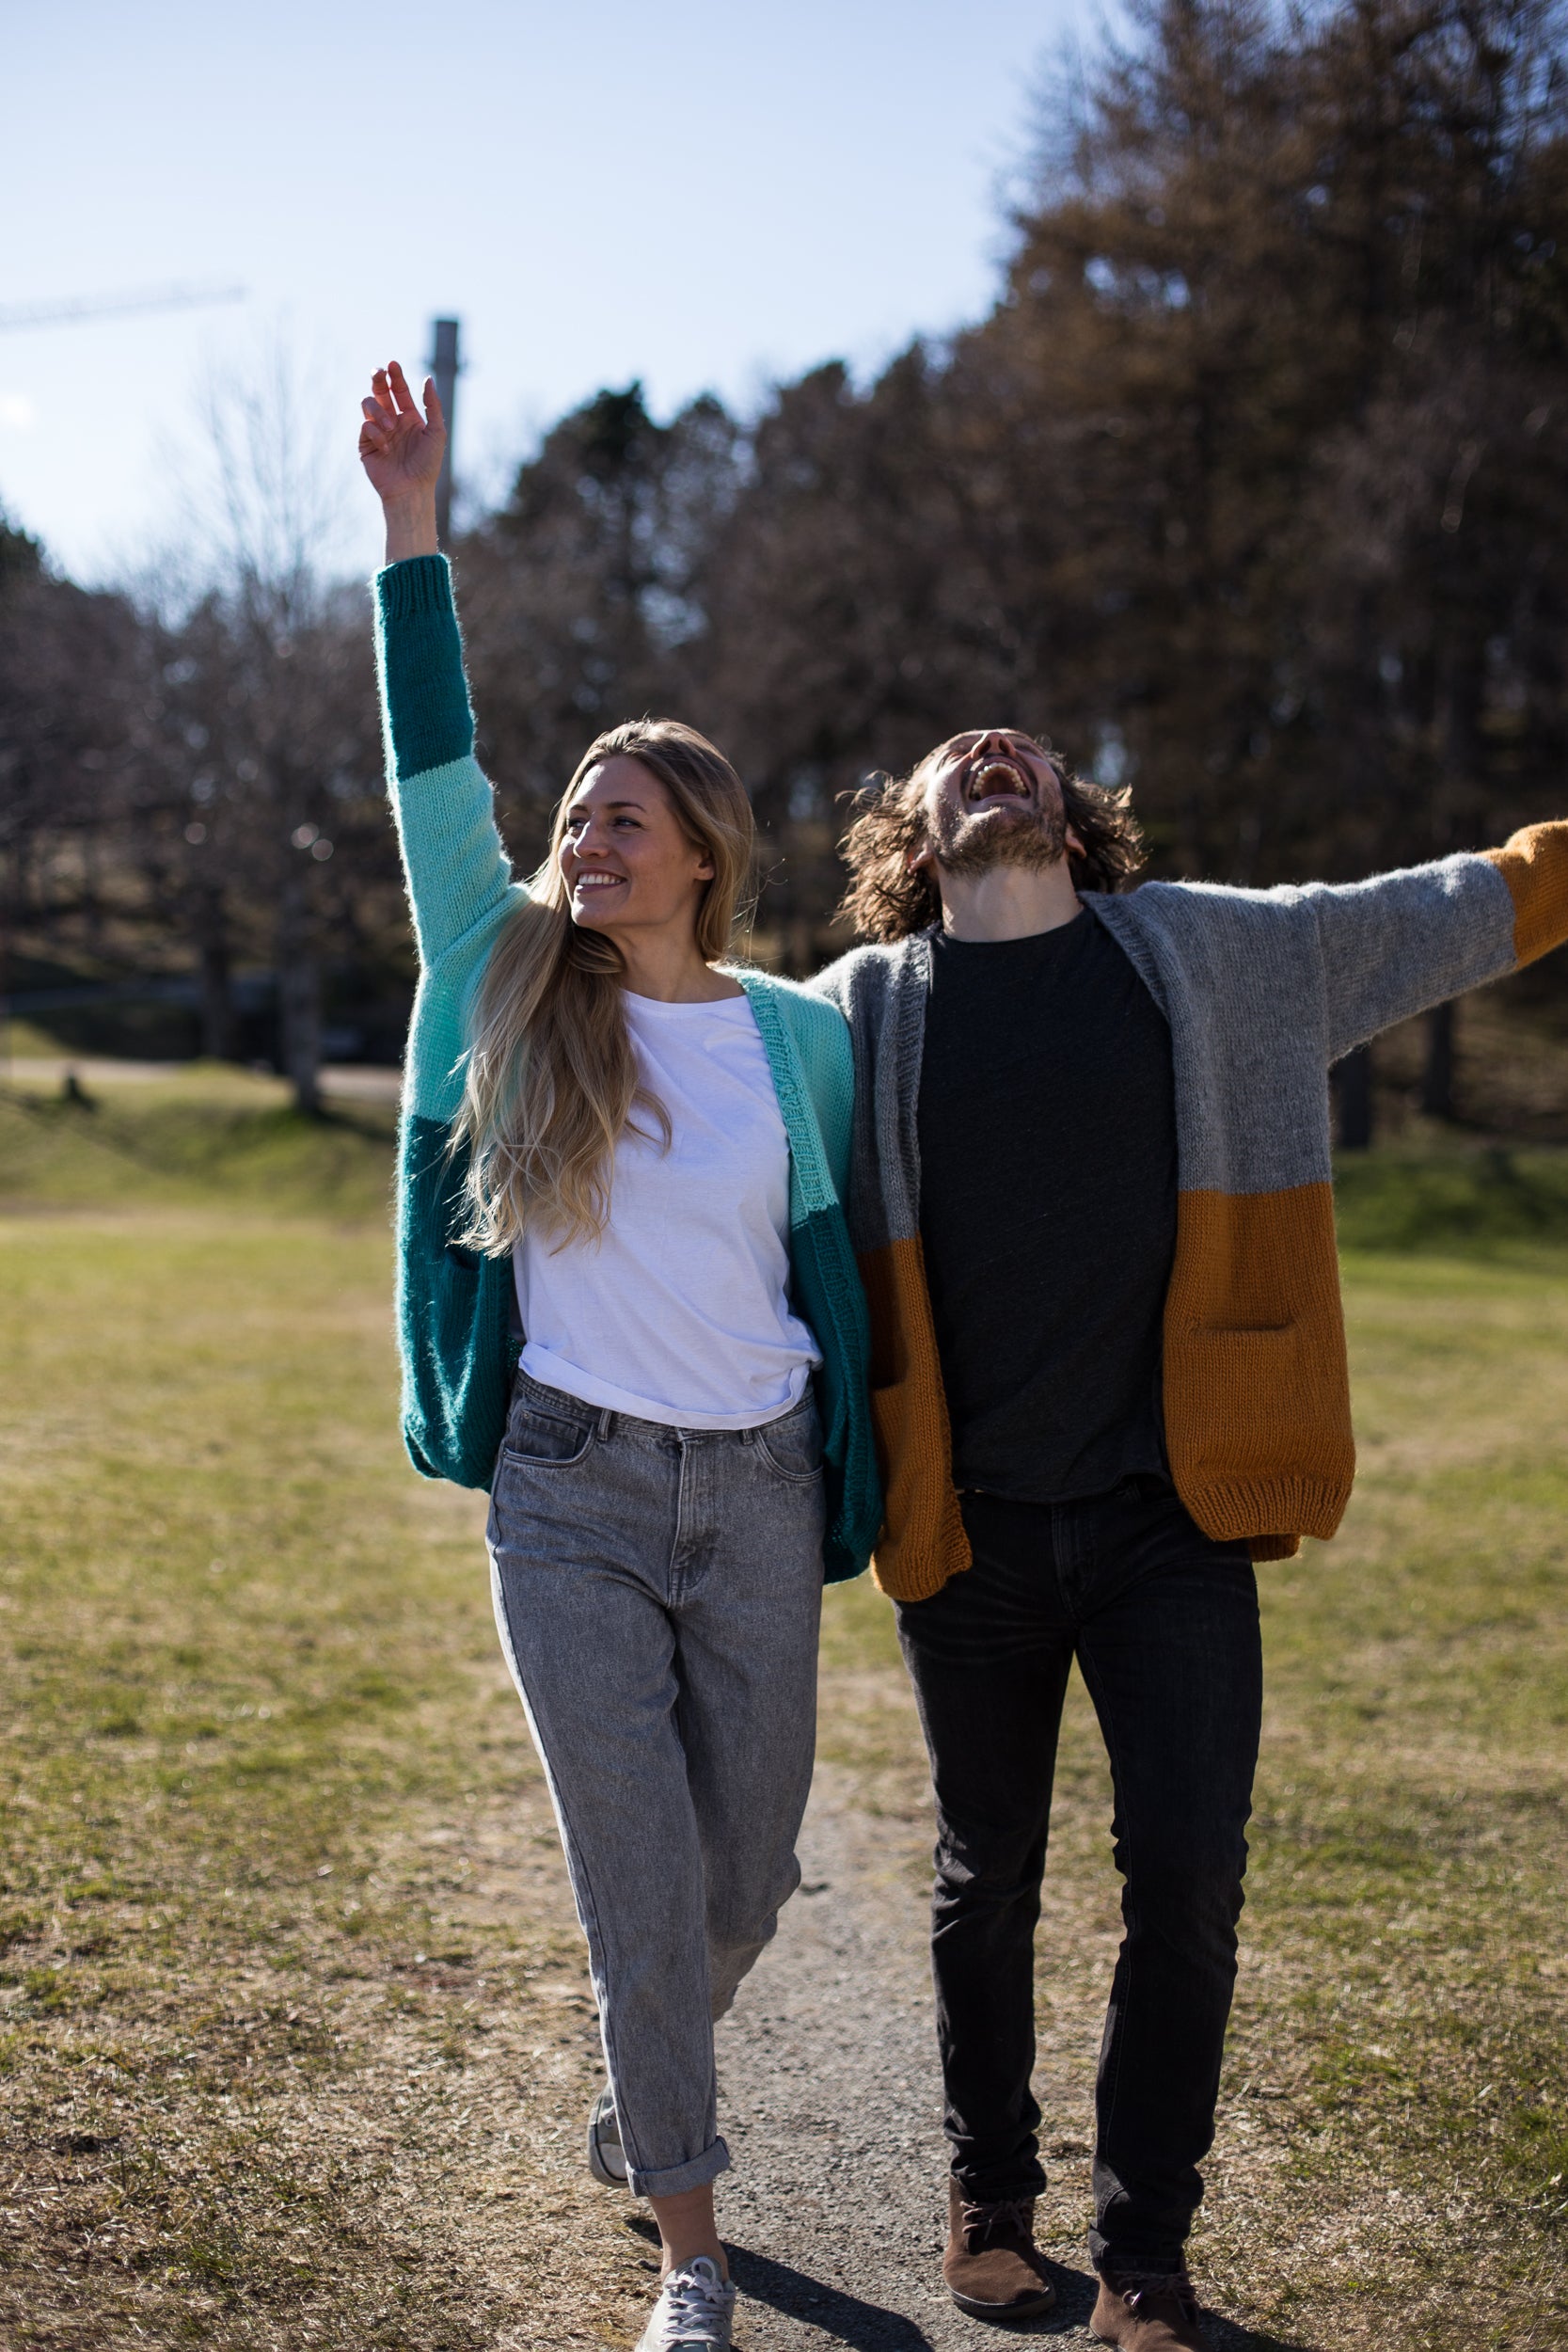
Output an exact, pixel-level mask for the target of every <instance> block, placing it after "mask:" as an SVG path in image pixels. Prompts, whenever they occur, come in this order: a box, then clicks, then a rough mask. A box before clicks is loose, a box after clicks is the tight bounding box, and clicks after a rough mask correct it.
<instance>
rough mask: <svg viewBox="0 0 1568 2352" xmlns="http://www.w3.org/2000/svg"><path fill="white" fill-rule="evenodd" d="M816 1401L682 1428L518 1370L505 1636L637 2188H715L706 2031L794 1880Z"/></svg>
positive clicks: (499, 1577) (499, 1610)
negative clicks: (581, 1938) (752, 1418)
mask: <svg viewBox="0 0 1568 2352" xmlns="http://www.w3.org/2000/svg"><path fill="white" fill-rule="evenodd" d="M821 1456H822V1443H821V1435H820V1431H819V1428H818V1425H817V1418H816V1406H815V1404H814V1403H813V1401H812V1397H811V1392H810V1391H809V1390H808V1391H807V1393H806V1395H805V1397H804V1398H802V1400H801V1402H800V1405H798V1406H796V1407H795V1409H794V1410H793V1411H792V1412H790V1413H787V1414H785V1415H784V1417H783V1418H782V1419H781V1420H779V1421H773V1422H767V1423H766V1424H765V1425H764V1426H763V1427H762V1428H760V1429H743V1430H707V1429H673V1428H669V1427H667V1426H665V1425H663V1424H661V1423H659V1422H648V1421H638V1420H634V1419H633V1418H632V1417H631V1416H630V1415H629V1414H626V1413H612V1412H609V1411H604V1410H601V1409H600V1408H599V1407H597V1406H590V1405H584V1404H582V1403H581V1402H580V1401H579V1400H578V1399H577V1398H575V1397H570V1396H566V1395H564V1394H562V1392H561V1391H559V1390H556V1389H548V1388H546V1387H544V1386H543V1385H542V1384H541V1383H540V1382H539V1381H536V1380H533V1379H531V1377H530V1376H529V1375H527V1374H525V1373H519V1374H518V1375H517V1380H516V1385H515V1389H514V1391H513V1398H512V1408H511V1415H510V1419H509V1422H508V1425H507V1432H506V1438H505V1441H504V1443H503V1445H502V1447H501V1451H500V1454H499V1458H498V1461H497V1465H496V1478H495V1485H494V1486H493V1488H492V1492H491V1505H490V1524H489V1530H488V1544H489V1550H490V1564H491V1582H492V1589H493V1592H494V1596H495V1604H496V1623H497V1626H498V1628H499V1632H500V1638H501V1645H502V1647H503V1649H504V1650H505V1653H506V1659H507V1663H508V1665H509V1666H510V1667H511V1670H512V1677H513V1680H514V1681H515V1683H516V1686H517V1690H518V1693H519V1695H520V1697H521V1699H522V1702H523V1706H524V1708H525V1709H526V1711H527V1714H528V1720H529V1727H530V1729H531V1732H532V1734H533V1740H534V1745H535V1746H536V1747H537V1749H538V1751H539V1755H540V1757H541V1759H542V1761H543V1763H544V1767H545V1772H546V1778H547V1779H548V1782H549V1788H550V1796H551V1800H552V1802H553V1804H554V1806H555V1812H556V1819H557V1821H558V1822H559V1824H560V1828H561V1840H562V1845H563V1847H564V1848H565V1851H566V1862H567V1867H568V1868H569V1870H570V1872H571V1879H572V1889H573V1893H574V1895H575V1896H576V1899H577V1907H578V1918H579V1919H580V1920H581V1922H582V1926H583V1931H584V1933H585V1934H586V1935H587V1938H588V1950H589V1965H590V1968H591V1971H592V1974H593V1979H594V1994H595V1995H596V1997H597V2000H598V2005H599V2022H600V2028H601V2031H602V2033H603V2036H604V2050H605V2061H606V2064H607V2065H608V2067H609V2070H610V2087H611V2090H612V2091H613V2093H614V2099H615V2110H616V2116H617V2119H618V2122H619V2124H620V2130H621V2143H622V2146H623V2147H624V2149H625V2151H626V2162H627V2168H628V2178H629V2182H630V2185H631V2187H632V2190H633V2191H634V2193H635V2194H636V2195H638V2196H641V2197H650V2196H651V2197H673V2196H677V2195H679V2194H680V2193H681V2192H682V2191H683V2190H685V2189H689V2188H698V2187H701V2185H703V2183H704V2182H705V2181H711V2180H712V2179H714V2177H715V2176H716V2175H717V2174H718V2173H720V2172H722V2171H724V2170H725V2169H727V2168H728V2165H729V2160H730V2159H729V2152H728V2150H727V2149H726V2148H725V2146H724V2143H723V2141H722V2140H721V2138H720V2137H719V2133H718V2107H717V2092H716V2084H715V2078H714V2060H713V2021H714V2019H715V2018H717V2017H721V2016H722V2015H723V2013H724V2011H725V2010H727V2009H728V2008H729V2006H730V2003H731V2002H732V2001H733V2000H734V1998H735V1994H736V1986H737V1985H738V1984H739V1982H740V1979H741V1978H742V1977H743V1976H744V1975H745V1974H746V1971H747V1970H748V1969H749V1968H750V1967H751V1965H752V1962H753V1961H754V1960H755V1959H756V1957H757V1955H758V1953H759V1952H760V1951H761V1949H762V1947H763V1946H764V1945H765V1944H766V1943H767V1941H768V1937H769V1936H770V1935H771V1934H772V1932H773V1930H774V1927H775V1925H776V1922H777V1916H778V1912H779V1907H780V1905H781V1904H782V1903H784V1901H785V1900H787V1899H788V1897H789V1896H791V1895H792V1894H793V1893H794V1891H795V1889H796V1887H797V1886H798V1885H799V1884H800V1864H799V1863H798V1862H797V1860H796V1858H795V1839H796V1835H797V1833H798V1831H799V1829H800V1817H801V1814H802V1813H803V1812H804V1810H805V1803H806V1793H807V1790H808V1788H809V1787H810V1784H811V1771H812V1756H813V1750H814V1745H815V1738H816V1641H817V1628H818V1623H819V1619H820V1615H821V1604H822V1537H823V1519H824V1505H823V1492H822V1470H821Z"/></svg>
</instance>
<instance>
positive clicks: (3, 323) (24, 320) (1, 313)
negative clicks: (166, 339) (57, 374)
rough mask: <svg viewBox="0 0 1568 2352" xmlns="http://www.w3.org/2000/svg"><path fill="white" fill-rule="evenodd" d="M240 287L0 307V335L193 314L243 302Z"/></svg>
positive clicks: (167, 289) (154, 290) (157, 290)
mask: <svg viewBox="0 0 1568 2352" xmlns="http://www.w3.org/2000/svg"><path fill="white" fill-rule="evenodd" d="M244 300H245V287H244V286H144V287H143V288H141V290H140V291H139V292H138V293H135V294H77V295H75V296H74V297H73V298H72V299H71V300H70V301H68V302H11V303H0V335H7V334H19V333H21V331H22V330H23V329H24V328H25V327H29V326H75V325H76V324H77V322H78V321H79V320H82V319H116V318H128V317H130V315H131V314H132V313H133V312H134V311H136V310H199V309H201V308H202V307H203V306H204V305H205V304H207V303H210V302H243V301H244Z"/></svg>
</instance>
